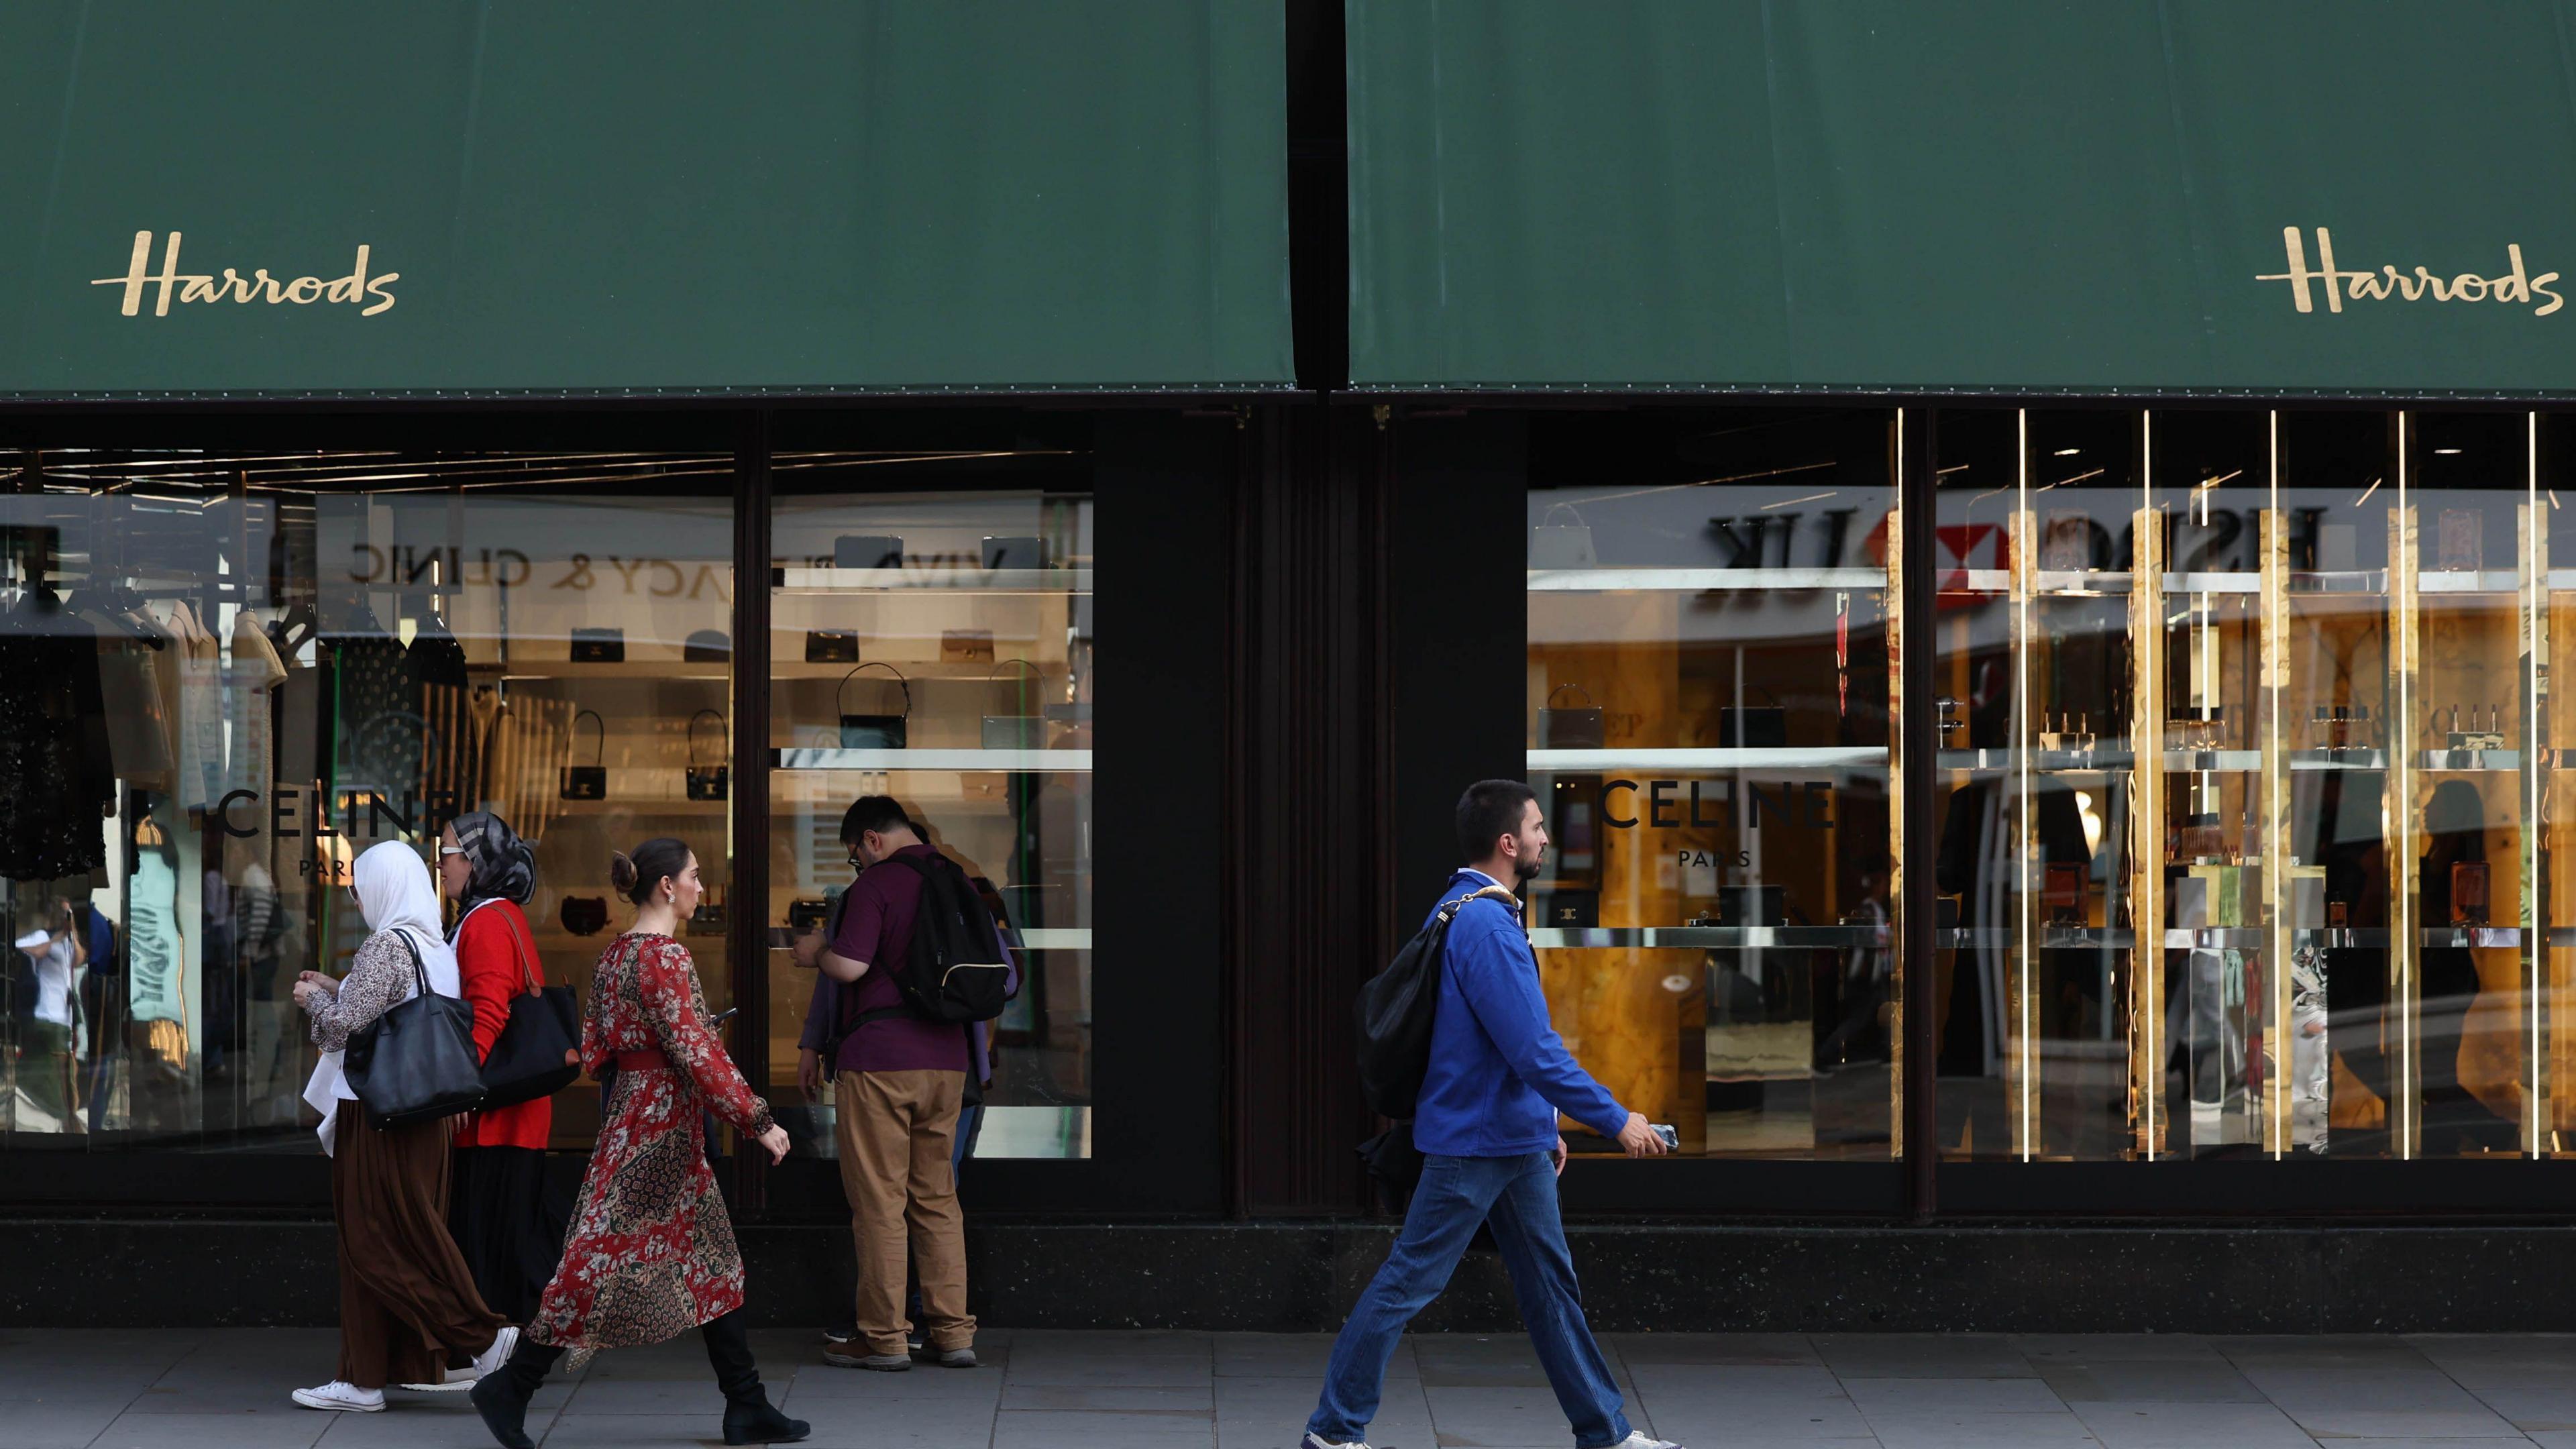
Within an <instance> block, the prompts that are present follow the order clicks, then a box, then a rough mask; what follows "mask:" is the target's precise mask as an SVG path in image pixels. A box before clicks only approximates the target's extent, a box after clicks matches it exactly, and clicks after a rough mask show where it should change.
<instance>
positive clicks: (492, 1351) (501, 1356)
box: [469, 1323, 519, 1382]
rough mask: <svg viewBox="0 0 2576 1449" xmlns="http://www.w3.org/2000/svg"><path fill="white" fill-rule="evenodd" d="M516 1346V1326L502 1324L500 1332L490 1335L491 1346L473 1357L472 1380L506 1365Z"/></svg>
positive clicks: (517, 1341)
mask: <svg viewBox="0 0 2576 1449" xmlns="http://www.w3.org/2000/svg"><path fill="white" fill-rule="evenodd" d="M518 1346H519V1328H518V1325H517V1324H509V1323H505V1324H503V1325H502V1326H501V1331H500V1332H499V1333H496V1334H494V1335H492V1346H491V1347H490V1348H487V1349H485V1350H483V1351H482V1352H481V1353H478V1354H476V1355H474V1379H476V1380H479V1379H481V1378H482V1377H483V1376H484V1375H485V1374H488V1373H490V1372H492V1371H493V1370H494V1369H497V1368H499V1367H500V1366H501V1365H503V1364H505V1363H508V1362H509V1361H510V1352H511V1350H513V1349H515V1348H517V1347H518ZM471 1381H472V1380H469V1382H471Z"/></svg>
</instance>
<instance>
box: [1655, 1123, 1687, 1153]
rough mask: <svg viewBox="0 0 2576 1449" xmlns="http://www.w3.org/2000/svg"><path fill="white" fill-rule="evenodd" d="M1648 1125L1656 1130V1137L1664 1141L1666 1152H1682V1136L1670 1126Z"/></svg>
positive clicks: (1662, 1124)
mask: <svg viewBox="0 0 2576 1449" xmlns="http://www.w3.org/2000/svg"><path fill="white" fill-rule="evenodd" d="M1646 1125H1647V1126H1649V1127H1652V1128H1653V1129H1654V1131H1655V1135H1656V1136H1658V1137H1660V1138H1662V1139H1664V1150H1665V1151H1666V1152H1679V1151H1680V1150H1681V1147H1682V1134H1680V1133H1679V1132H1676V1131H1674V1130H1673V1129H1672V1128H1671V1127H1670V1126H1668V1125H1666V1124H1664V1123H1662V1122H1649V1123H1647V1124H1646Z"/></svg>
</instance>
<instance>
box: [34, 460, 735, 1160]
mask: <svg viewBox="0 0 2576 1449" xmlns="http://www.w3.org/2000/svg"><path fill="white" fill-rule="evenodd" d="M733 472H734V465H733V458H732V455H731V454H730V453H715V454H708V455H704V456H692V455H684V454H635V453H613V454H462V453H401V452H392V451H367V452H311V451H308V452H301V453H290V454H281V453H277V452H264V453H238V454H229V453H210V452H198V451H181V450H170V451H158V452H117V453H101V452H90V451H78V450H67V451H46V452H41V453H38V452H18V453H9V454H0V479H5V480H6V481H7V482H8V484H9V489H8V491H7V492H6V493H5V494H0V543H5V549H0V553H5V559H6V562H5V570H6V576H5V578H0V587H5V589H6V590H7V597H6V602H5V611H0V816H4V817H5V828H0V875H4V876H5V877H6V897H5V912H6V917H7V919H6V922H5V927H6V929H7V931H8V934H9V938H10V939H11V940H12V941H13V942H19V943H22V944H21V945H20V946H19V947H18V948H17V950H16V951H15V953H14V955H13V957H12V970H11V972H10V975H9V978H8V990H7V1000H8V1002H9V1005H10V1014H9V1018H8V1023H7V1026H8V1031H9V1033H10V1039H11V1046H12V1049H11V1051H10V1052H9V1053H8V1054H7V1069H8V1071H9V1072H10V1074H11V1075H10V1082H11V1084H12V1090H11V1091H9V1092H8V1093H6V1094H5V1096H0V1131H5V1132H6V1133H8V1134H9V1137H8V1141H9V1143H10V1145H12V1146H16V1147H31V1146H43V1145H48V1144H53V1145H70V1144H79V1145H87V1146H107V1145H111V1144H128V1143H132V1144H143V1145H167V1146H188V1145H200V1144H203V1145H222V1146H227V1147H235V1148H251V1149H257V1150H273V1151H279V1152H293V1153H310V1152H313V1151H314V1150H316V1144H315V1141H314V1137H313V1133H312V1131H311V1128H310V1126H309V1124H308V1123H307V1122H306V1120H305V1108H304V1106H303V1104H302V1102H301V1101H300V1094H301V1092H302V1090H303V1087H304V1083H305V1079H306V1076H307V1074H308V1073H309V1072H310V1070H311V1068H312V1064H313V1057H314V1054H313V1048H312V1046H311V1044H310V1042H309V1041H308V1039H307V1034H306V1031H305V1024H304V1023H303V1021H302V1020H301V1018H300V1016H299V1014H298V1013H297V1011H296V1010H295V1008H294V1004H293V1002H292V1000H291V999H290V996H289V992H288V988H289V987H290V986H291V985H292V984H293V982H294V980H295V977H296V974H297V973H298V972H299V971H303V970H322V971H328V972H333V973H337V972H340V971H344V970H346V969H347V965H348V959H349V953H350V952H351V951H352V950H353V949H354V948H355V946H356V945H357V943H358V941H359V940H360V939H361V938H362V937H363V936H364V935H365V929H364V927H363V925H362V924H361V923H360V922H359V921H358V918H357V914H356V912H355V911H354V910H353V909H352V908H351V907H350V906H349V905H348V902H347V899H346V896H345V894H344V892H342V891H340V890H339V889H337V888H336V887H339V886H342V885H345V884H347V880H348V870H349V865H350V862H351V861H352V860H353V859H354V857H355V855H356V854H357V852H359V851H362V850H364V849H365V848H366V847H367V846H369V845H371V844H374V843H376V842H378V841H381V840H388V839H395V840H402V841H407V842H412V843H414V844H420V845H422V846H423V849H424V852H426V851H427V849H429V848H430V847H429V845H428V844H427V843H428V842H432V841H434V840H435V838H436V836H437V833H438V831H439V830H440V828H441V827H442V826H444V825H445V824H446V823H447V822H448V821H450V820H452V819H454V818H455V817H456V816H458V815H461V814H465V813H468V812H471V811H475V810H487V811H491V812H493V813H495V814H497V815H499V816H500V817H501V818H503V819H504V820H506V821H508V822H509V823H510V825H512V826H513V827H514V828H515V829H516V830H517V831H518V832H519V833H520V835H521V836H522V837H524V838H525V839H526V840H527V841H528V842H529V844H530V845H531V846H532V847H534V850H535V855H536V877H537V879H536V890H535V895H534V897H533V898H532V899H531V901H530V902H529V906H528V916H529V919H530V920H531V922H532V923H534V925H535V927H536V935H537V946H538V948H539V950H540V952H541V954H542V957H543V966H544V971H545V974H546V976H547V979H548V980H550V981H553V982H557V983H568V984H571V985H573V986H575V987H586V986H587V983H588V980H589V971H590V966H591V963H592V961H593V960H594V958H595V956H596V954H597V951H598V949H599V947H600V946H601V945H602V944H604V942H605V939H606V935H605V933H606V932H609V931H611V930H613V929H614V928H616V927H617V926H619V925H620V924H621V922H622V915H623V913H622V911H617V910H612V909H611V906H610V901H609V899H608V897H609V892H608V890H607V889H606V881H605V875H604V873H605V869H606V862H607V860H608V856H609V852H610V851H611V850H612V849H614V848H624V847H631V846H632V845H633V844H634V843H635V842H636V841H638V840H640V839H643V838H645V837H647V836H652V835H678V836H680V837H681V838H683V839H686V840H688V841H689V842H690V843H691V844H692V846H693V847H694V848H695V849H696V850H697V851H698V852H699V853H700V855H701V856H703V857H704V858H705V859H707V860H708V861H710V862H717V863H721V862H722V861H724V860H725V859H726V858H727V857H728V854H729V851H728V849H727V842H728V839H729V832H728V822H727V815H726V810H727V808H728V807H727V805H726V803H725V799H724V791H723V790H722V789H721V788H718V789H716V790H714V791H712V793H710V792H708V791H707V790H706V789H704V788H703V786H702V785H701V784H699V783H698V782H700V781H701V778H702V776H701V773H700V772H701V771H702V769H703V761H704V759H705V758H706V755H707V751H708V748H709V746H708V744H707V741H709V740H710V739H714V738H718V737H720V736H721V734H722V728H721V723H720V722H721V720H722V718H723V716H724V712H725V710H726V709H727V707H728V705H729V701H730V698H731V691H730V685H731V674H730V670H731V666H730V659H729V655H728V653H727V652H725V651H723V650H721V649H718V650H715V651H713V652H712V653H710V652H708V651H707V650H705V648H704V647H703V643H702V641H704V640H705V639H707V638H709V637H714V638H718V639H720V638H721V637H722V634H723V631H724V630H725V629H727V628H728V627H730V623H731V617H732V612H731V611H732V600H733V578H732V555H731V547H730V538H731V529H730V527H729V523H730V516H731V503H730V493H731V484H732V477H733ZM710 713H712V714H713V715H714V716H715V722H710V721H709V720H708V719H707V718H705V717H704V716H706V715H708V714H710ZM719 873H720V866H719ZM723 909H724V907H723V902H722V897H721V893H720V892H719V893H716V895H715V897H714V899H713V900H712V901H711V905H710V911H711V912H712V915H711V916H710V920H712V921H715V922H721V920H722V912H723ZM702 914H707V913H705V912H702ZM692 936H693V939H692V940H691V941H690V942H689V945H690V947H691V949H692V951H693V952H694V953H696V955H697V957H698V960H699V970H700V975H701V977H702V978H703V979H704V981H705V982H706V984H707V987H708V989H709V991H710V993H711V994H715V995H718V996H721V995H723V994H724V992H725V989H726V985H727V982H728V979H729V978H728V972H727V969H726V964H727V951H726V945H725V941H724V937H723V935H722V932H721V929H720V926H719V927H717V928H716V929H714V930H713V931H712V933H709V934H703V935H701V934H699V932H698V931H697V930H695V929H693V931H692ZM596 1118H597V1089H596V1087H595V1085H593V1084H591V1083H589V1082H588V1081H587V1080H584V1081H581V1082H577V1083H576V1084H575V1085H574V1086H572V1087H570V1088H568V1089H566V1090H565V1091H564V1092H563V1093H562V1094H561V1095H560V1096H559V1097H558V1098H557V1102H556V1110H555V1113H554V1132H555V1144H556V1145H557V1146H565V1147H579V1146H587V1145H588V1142H589V1140H590V1134H591V1132H592V1130H593V1128H594V1126H595V1123H596Z"/></svg>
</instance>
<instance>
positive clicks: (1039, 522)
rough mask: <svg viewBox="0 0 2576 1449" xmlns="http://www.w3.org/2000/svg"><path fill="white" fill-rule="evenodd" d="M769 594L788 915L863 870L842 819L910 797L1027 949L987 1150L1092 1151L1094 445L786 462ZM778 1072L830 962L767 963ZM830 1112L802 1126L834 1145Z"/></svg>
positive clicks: (822, 1151) (789, 1071)
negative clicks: (1086, 449) (850, 857)
mask: <svg viewBox="0 0 2576 1449" xmlns="http://www.w3.org/2000/svg"><path fill="white" fill-rule="evenodd" d="M772 466H773V470H774V473H775V476H776V479H777V481H776V484H775V505H774V509H773V513H772V543H773V550H774V557H775V558H776V560H777V565H776V567H775V568H774V569H773V571H772V575H771V587H772V600H771V605H770V611H771V612H770V617H771V638H770V657H771V661H772V663H771V667H770V686H769V688H770V708H769V716H770V725H769V743H770V746H771V748H772V749H773V750H774V751H775V752H776V754H775V762H776V769H775V773H773V775H772V776H771V781H770V800H769V811H770V819H769V850H770V865H769V891H770V897H771V899H770V902H769V904H770V913H769V919H771V920H774V921H782V922H784V921H789V920H791V919H797V918H812V919H821V918H822V917H823V916H825V914H826V913H827V912H828V911H829V909H830V903H831V900H832V898H833V897H835V896H837V895H838V894H839V893H840V892H841V890H842V889H843V888H844V887H845V886H846V885H847V884H848V883H849V881H850V879H851V870H850V866H849V864H848V862H847V852H846V850H845V848H844V846H843V844H842V842H841V840H840V838H839V830H840V824H841V816H842V812H843V811H844V810H845V809H846V808H847V807H848V806H849V805H850V803H851V802H852V801H853V800H855V799H856V798H858V797H859V796H862V795H891V796H893V797H894V798H895V799H897V800H898V801H900V802H901V803H902V804H903V805H904V807H905V810H906V813H907V814H909V815H911V816H912V818H913V819H914V820H915V821H916V822H918V823H919V824H920V825H921V826H923V827H924V829H925V838H927V839H928V840H930V841H931V842H932V843H933V844H935V845H937V846H938V847H939V848H940V849H941V850H942V851H943V852H945V853H946V854H947V855H948V856H949V857H950V858H952V859H954V860H956V861H957V862H959V864H961V865H962V866H964V867H965V869H966V872H967V875H968V877H969V878H970V879H972V880H974V881H976V882H977V883H978V885H979V887H980V888H982V889H983V890H984V891H985V892H986V896H987V901H988V903H989V904H990V905H991V906H992V907H993V909H994V911H995V912H996V914H997V915H998V916H999V917H1000V918H1001V919H1002V921H1003V922H1004V923H1005V926H1006V929H1007V930H1008V932H1009V934H1010V935H1011V937H1012V938H1013V939H1014V940H1015V941H1016V942H1017V943H1018V945H1019V947H1020V953H1021V963H1022V967H1023V971H1024V984H1023V986H1022V989H1021V991H1020V994H1019V996H1018V997H1017V998H1016V999H1014V1000H1013V1001H1012V1002H1011V1004H1010V1006H1009V1008H1008V1009H1007V1010H1005V1011H1004V1013H1003V1015H1002V1016H1001V1018H1000V1019H999V1020H997V1021H995V1022H994V1023H993V1024H992V1040H993V1042H994V1044H995V1046H996V1048H997V1049H998V1050H997V1056H996V1075H995V1078H994V1081H993V1083H992V1086H991V1087H990V1088H988V1089H987V1091H986V1095H985V1117H984V1121H983V1126H982V1128H981V1133H980V1136H979V1138H978V1141H977V1144H976V1152H977V1153H978V1155H980V1156H986V1157H1088V1156H1090V1155H1091V1126H1092V1124H1091V1103H1092V1037H1091V999H1092V997H1091V961H1092V954H1091V935H1092V924H1093V915H1092V861H1093V858H1094V857H1093V849H1094V842H1093V839H1092V822H1093V811H1092V793H1091V778H1092V771H1091V759H1092V742H1093V739H1092V734H1093V732H1092V724H1093V719H1092V710H1093V706H1094V704H1095V703H1096V699H1095V696H1094V694H1093V645H1094V626H1093V609H1092V598H1093V592H1092V556H1093V527H1094V524H1093V506H1092V498H1091V493H1090V488H1091V481H1090V480H1091V460H1090V458H1089V457H1087V456H1085V455H1084V453H1083V452H1081V451H1079V450H1075V449H1069V448H1067V449H1054V448H1039V449H1026V450H1018V451H1013V452H1010V453H995V452H990V451H976V452H966V453H960V454H955V455H945V456H941V455H930V456H911V457H889V456H884V455H877V454H852V453H807V452H782V453H780V454H779V455H778V456H777V458H776V460H775V462H774V464H773V465H772ZM772 971H773V979H772V985H771V988H770V997H769V1006H770V1022H769V1033H768V1041H769V1053H770V1076H771V1079H772V1080H773V1081H779V1082H786V1081H793V1080H794V1079H795V1076H796V1046H797V1038H798V1035H799V1033H800V1031H801V1030H802V1029H803V1026H804V1023H805V1019H806V1011H807V1008H808V1004H809V1002H810V1001H811V1000H812V999H813V997H814V976H815V973H814V972H812V971H803V972H798V971H795V970H794V969H793V968H792V965H790V958H789V956H788V955H787V953H786V952H785V951H784V950H779V951H774V952H773V953H772ZM830 1094H831V1090H830V1088H829V1087H828V1086H827V1087H826V1088H825V1092H824V1095H825V1099H826V1100H825V1101H824V1102H821V1103H815V1104H810V1105H809V1106H808V1107H807V1108H806V1109H804V1111H802V1112H801V1113H799V1114H798V1116H799V1118H800V1120H801V1122H802V1125H801V1126H800V1127H799V1128H798V1132H797V1135H798V1136H799V1138H800V1140H802V1141H803V1142H805V1143H807V1144H810V1146H811V1147H812V1149H813V1151H814V1152H816V1153H817V1154H819V1155H823V1156H829V1155H831V1153H832V1152H833V1150H834V1142H833V1136H832V1132H831V1130H830V1123H829V1117H828V1114H829V1111H830V1104H829V1097H830Z"/></svg>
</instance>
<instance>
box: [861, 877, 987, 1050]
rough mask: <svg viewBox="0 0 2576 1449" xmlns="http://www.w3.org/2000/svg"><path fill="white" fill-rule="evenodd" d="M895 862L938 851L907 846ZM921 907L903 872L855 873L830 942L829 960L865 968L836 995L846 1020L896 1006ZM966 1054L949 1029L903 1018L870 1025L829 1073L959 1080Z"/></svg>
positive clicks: (914, 881)
mask: <svg viewBox="0 0 2576 1449" xmlns="http://www.w3.org/2000/svg"><path fill="white" fill-rule="evenodd" d="M895 854H897V855H909V856H936V855H938V854H939V850H938V847H936V846H931V845H907V846H905V847H904V848H903V849H901V850H898V851H896V852H895ZM920 906H921V876H920V874H919V873H918V872H916V871H914V870H912V869H910V868H909V867H906V866H900V865H895V864H893V863H892V862H890V861H889V862H882V863H879V864H877V865H874V866H871V867H869V868H868V869H866V870H864V871H861V872H860V873H859V878H858V879H857V880H855V881H852V882H851V883H850V898H849V904H848V905H847V906H846V907H844V908H843V910H842V912H841V934H839V935H838V936H835V937H833V938H832V954H833V955H836V956H840V957H842V958H844V959H846V960H851V961H865V962H867V963H868V974H866V975H865V976H862V977H860V978H859V979H858V982H857V984H856V985H854V986H845V987H843V988H842V989H841V991H840V992H839V993H838V995H839V997H840V1006H841V1009H842V1010H844V1011H846V1012H848V1013H849V1014H850V1015H852V1016H858V1015H860V1014H861V1013H864V1012H870V1011H876V1010H878V1009H880V1008H883V1007H889V1006H893V1007H900V1006H902V1005H903V991H902V989H901V988H900V987H898V986H896V985H895V984H894V979H895V977H896V976H898V975H900V974H901V973H902V971H903V965H904V962H905V961H906V960H908V959H910V957H911V955H912V918H913V916H914V914H915V913H916V912H917V911H918V910H919V909H920ZM968 1050H969V1045H968V1039H967V1033H966V1028H965V1027H964V1026H963V1025H961V1024H959V1023H957V1022H953V1021H946V1022H942V1021H924V1020H922V1019H921V1018H920V1017H918V1016H915V1015H913V1014H912V1013H911V1012H909V1011H907V1012H905V1013H904V1014H903V1015H901V1016H895V1017H888V1018H887V1019H885V1020H883V1021H871V1022H869V1023H867V1024H866V1025H864V1026H861V1027H860V1028H859V1029H858V1030H856V1031H854V1032H851V1033H850V1039H849V1040H848V1041H845V1042H843V1043H841V1058H840V1060H839V1061H837V1062H835V1063H833V1070H835V1071H842V1072H964V1071H965V1070H966V1069H967V1052H968Z"/></svg>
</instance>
